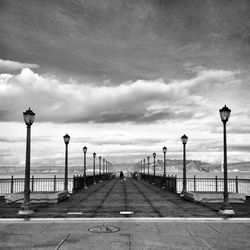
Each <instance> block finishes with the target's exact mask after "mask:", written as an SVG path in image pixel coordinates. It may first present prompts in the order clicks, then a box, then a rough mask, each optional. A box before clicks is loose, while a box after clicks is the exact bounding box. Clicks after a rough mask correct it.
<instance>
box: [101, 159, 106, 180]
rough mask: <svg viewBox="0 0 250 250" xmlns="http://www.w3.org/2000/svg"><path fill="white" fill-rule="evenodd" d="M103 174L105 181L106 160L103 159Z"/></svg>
mask: <svg viewBox="0 0 250 250" xmlns="http://www.w3.org/2000/svg"><path fill="white" fill-rule="evenodd" d="M102 173H103V179H104V180H105V159H102Z"/></svg>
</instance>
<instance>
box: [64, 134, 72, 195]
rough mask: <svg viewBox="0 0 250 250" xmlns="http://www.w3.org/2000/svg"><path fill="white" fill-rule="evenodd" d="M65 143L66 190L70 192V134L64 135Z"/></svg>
mask: <svg viewBox="0 0 250 250" xmlns="http://www.w3.org/2000/svg"><path fill="white" fill-rule="evenodd" d="M63 140H64V143H65V171H64V190H65V191H67V192H68V144H69V141H70V136H69V135H68V134H66V135H65V136H64V137H63Z"/></svg>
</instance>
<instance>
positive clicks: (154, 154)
mask: <svg viewBox="0 0 250 250" xmlns="http://www.w3.org/2000/svg"><path fill="white" fill-rule="evenodd" d="M153 157H154V181H153V184H155V183H156V180H155V157H156V153H153Z"/></svg>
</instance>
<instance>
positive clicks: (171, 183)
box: [140, 174, 250, 196]
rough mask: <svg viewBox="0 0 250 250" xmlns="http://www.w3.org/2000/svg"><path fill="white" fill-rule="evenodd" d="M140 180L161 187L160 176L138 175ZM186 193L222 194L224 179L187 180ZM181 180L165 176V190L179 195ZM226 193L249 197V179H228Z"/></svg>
mask: <svg viewBox="0 0 250 250" xmlns="http://www.w3.org/2000/svg"><path fill="white" fill-rule="evenodd" d="M140 176H141V179H142V180H145V181H149V182H150V183H155V185H156V186H159V187H162V186H163V176H162V175H160V176H159V175H157V176H155V178H154V176H153V175H147V174H140ZM186 180H187V191H201V192H202V191H206V192H223V190H224V179H223V178H218V177H217V176H216V177H215V178H197V177H196V176H195V175H194V177H193V178H187V179H186ZM182 183H183V178H177V176H166V183H165V184H166V189H167V190H169V191H172V192H176V193H181V191H182ZM228 192H230V193H243V194H246V195H247V196H250V179H239V178H238V177H237V176H236V178H229V179H228Z"/></svg>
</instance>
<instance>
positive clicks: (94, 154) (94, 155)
mask: <svg viewBox="0 0 250 250" xmlns="http://www.w3.org/2000/svg"><path fill="white" fill-rule="evenodd" d="M95 157H96V153H93V177H94V185H95V184H96V182H95Z"/></svg>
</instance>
